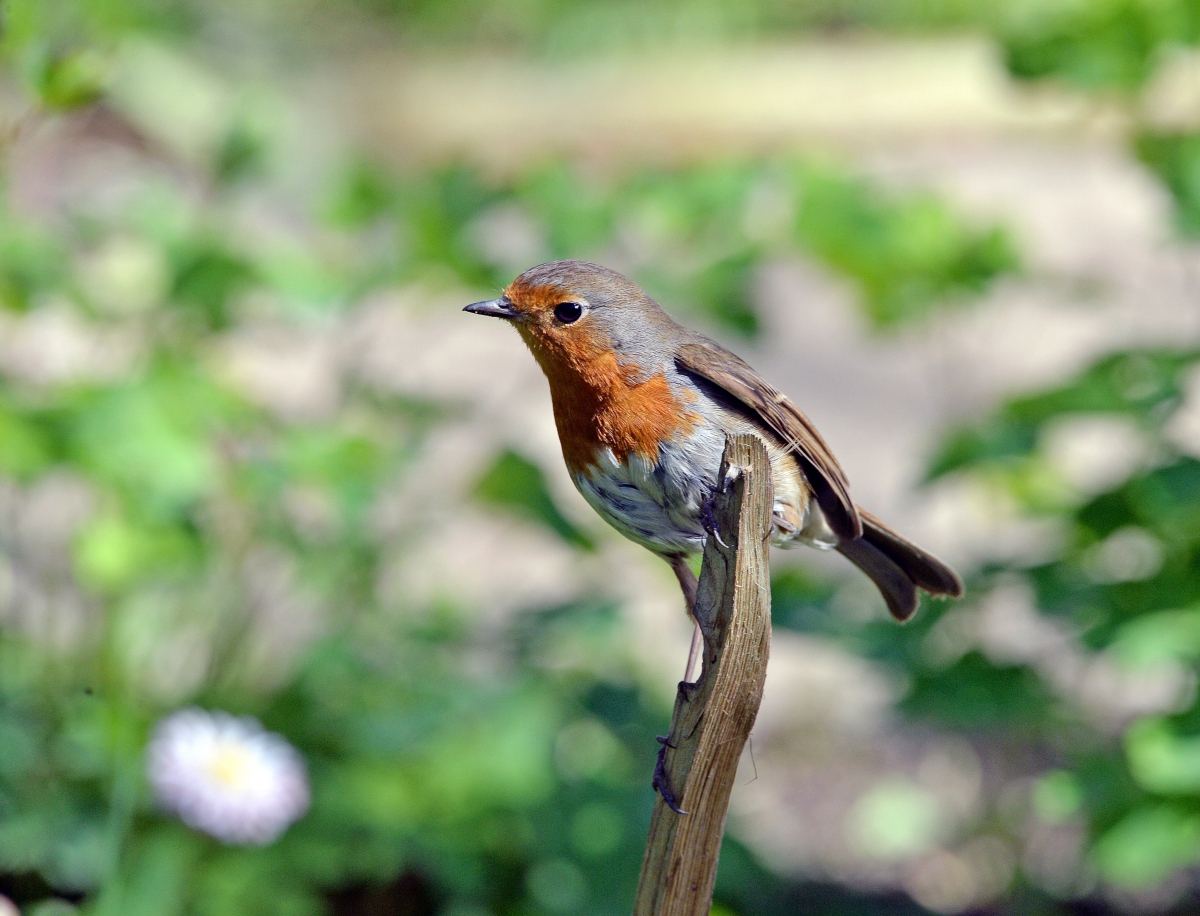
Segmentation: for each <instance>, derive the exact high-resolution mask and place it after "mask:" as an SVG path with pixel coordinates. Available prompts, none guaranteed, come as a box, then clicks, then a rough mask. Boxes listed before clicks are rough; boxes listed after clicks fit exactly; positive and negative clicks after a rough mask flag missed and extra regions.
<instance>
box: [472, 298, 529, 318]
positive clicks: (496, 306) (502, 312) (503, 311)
mask: <svg viewBox="0 0 1200 916" xmlns="http://www.w3.org/2000/svg"><path fill="white" fill-rule="evenodd" d="M463 311H464V312H470V313H471V314H472V315H490V316H491V317H492V318H508V319H509V320H512V319H514V318H519V317H520V314H519V313H518V312H517V310H516V309H515V308H513V304H512V303H511V302H509V301H508V300H507V299H505V298H504V297H503V296H501V297H500V298H499V299H488V300H486V301H484V302H472V303H471V304H470V305H468V306H467V307H466V308H465V309H463Z"/></svg>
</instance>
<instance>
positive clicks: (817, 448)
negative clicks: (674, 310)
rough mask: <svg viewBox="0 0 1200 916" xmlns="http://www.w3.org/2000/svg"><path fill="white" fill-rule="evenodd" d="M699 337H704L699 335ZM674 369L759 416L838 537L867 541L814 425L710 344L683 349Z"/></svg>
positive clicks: (737, 361) (837, 467)
mask: <svg viewBox="0 0 1200 916" xmlns="http://www.w3.org/2000/svg"><path fill="white" fill-rule="evenodd" d="M697 337H699V335H697ZM675 365H676V366H677V367H678V369H679V370H680V371H681V372H683V373H685V374H688V375H691V376H694V377H696V376H698V377H699V378H700V379H703V380H704V381H707V382H708V383H709V384H711V385H715V386H716V387H717V388H719V389H720V390H721V391H724V392H725V393H726V394H727V395H728V396H729V397H731V398H733V399H734V400H735V401H737V402H738V403H739V404H740V405H741V406H742V407H744V408H745V409H746V410H749V411H750V412H751V413H753V414H755V415H756V416H757V417H758V418H759V419H760V420H761V421H762V422H763V423H764V424H765V425H766V426H767V428H768V429H770V430H771V431H772V432H773V433H775V435H777V436H778V437H779V438H780V439H782V440H783V442H784V443H785V444H786V445H787V447H788V448H789V449H791V451H792V453H793V454H794V455H795V456H796V460H797V461H798V462H799V464H800V469H801V470H802V471H803V472H804V477H805V479H806V480H807V481H808V484H809V486H810V487H812V489H813V494H814V495H815V496H816V500H817V505H818V506H820V507H821V511H822V512H823V513H824V514H825V519H826V521H828V522H829V527H830V528H832V529H833V530H834V532H835V533H836V534H837V535H838V537H842V538H849V539H854V538H857V537H860V536H861V535H862V519H860V518H859V516H858V510H857V509H856V508H855V506H854V502H853V501H852V500H851V499H850V482H849V481H848V480H847V479H846V473H845V471H843V470H842V467H841V465H839V464H838V462H837V459H836V458H834V457H833V452H831V451H830V450H829V446H828V445H826V444H825V440H824V439H822V438H821V434H820V433H818V432H817V430H816V428H815V427H814V426H813V425H812V422H811V421H810V420H809V419H808V417H806V416H805V415H804V414H802V413H801V412H800V411H799V410H797V409H796V407H795V405H794V404H792V402H791V401H789V400H788V399H787V398H786V397H785V396H784V395H783V394H781V393H780V392H779V391H777V390H776V389H775V388H773V387H772V386H771V385H770V384H768V383H767V382H766V381H764V380H763V379H762V377H761V376H760V375H759V374H758V373H757V372H755V371H754V370H753V369H752V368H751V367H750V366H749V365H747V364H746V363H745V362H744V361H742V359H740V358H739V357H738V356H736V355H735V354H733V353H730V352H729V351H728V350H726V349H725V348H724V347H722V346H720V345H719V344H717V343H714V342H713V341H711V340H708V339H707V338H701V339H700V340H699V341H696V342H693V343H686V344H684V345H683V346H681V347H680V348H679V350H678V352H677V353H676V355H675Z"/></svg>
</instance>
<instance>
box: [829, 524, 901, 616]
mask: <svg viewBox="0 0 1200 916" xmlns="http://www.w3.org/2000/svg"><path fill="white" fill-rule="evenodd" d="M837 549H838V553H840V554H841V555H842V556H844V557H845V558H846V559H847V560H849V561H850V562H851V563H853V564H854V565H855V566H857V567H858V568H859V569H861V570H862V571H863V572H865V573H866V574H867V575H868V576H870V577H871V581H872V582H874V583H875V587H876V588H878V589H879V593H880V594H881V595H883V600H884V601H885V602H887V606H888V610H889V611H891V612H892V616H893V617H895V618H896V619H897V620H899V621H900V622H902V623H903V622H904V621H905V620H908V618H909V617H911V616H912V615H913V614H914V613H916V610H917V602H918V598H917V587H916V586H915V585H914V584H913V580H912V579H910V578H909V577H908V576H907V575H906V574H905V572H904V570H903V569H901V568H900V567H899V566H897V565H896V564H895V563H893V562H892V560H891V558H890V557H888V555H887V554H885V553H884V552H883V551H882V550H880V549H879V548H878V547H876V546H875V545H874V544H872V543H871V542H870V541H868V540H867V538H866V536H865V535H864V536H863V537H860V538H855V539H854V540H853V541H842V542H841V543H840V544H838V547H837Z"/></svg>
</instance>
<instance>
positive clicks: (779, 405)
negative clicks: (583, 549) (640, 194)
mask: <svg viewBox="0 0 1200 916" xmlns="http://www.w3.org/2000/svg"><path fill="white" fill-rule="evenodd" d="M466 311H468V312H473V313H474V314H477V315H492V316H494V317H496V318H503V319H506V320H507V321H509V322H511V323H512V325H513V326H514V327H515V328H516V329H517V333H519V334H520V335H521V337H522V339H523V340H524V341H525V343H526V344H527V345H528V346H529V349H530V350H531V351H532V352H533V355H534V358H535V359H536V360H537V361H538V364H539V365H541V367H542V370H543V371H544V372H545V373H546V378H547V379H548V380H549V382H550V397H551V400H552V402H553V405H554V420H555V423H556V424H557V426H558V437H559V440H560V442H561V443H562V452H563V458H564V459H566V463H567V469H568V470H569V471H570V474H571V478H572V480H574V481H575V486H576V487H578V488H579V492H580V493H582V494H583V497H584V499H586V500H587V501H588V502H589V503H590V504H591V506H592V508H594V509H595V510H596V511H597V512H599V513H600V515H601V517H603V518H604V519H605V520H606V521H608V522H609V523H610V524H611V525H612V526H613V527H614V528H616V529H617V530H618V531H620V532H621V533H622V534H624V535H625V536H626V537H628V538H631V539H632V540H634V541H637V542H638V543H639V544H642V545H644V546H645V547H647V548H649V549H650V550H652V551H654V552H655V553H657V554H659V555H660V556H662V557H663V558H664V559H666V560H668V561H669V562H670V563H671V565H672V567H673V568H674V569H675V572H676V575H678V576H679V579H680V584H681V585H682V586H683V588H684V592H685V595H687V599H688V604H689V611H690V610H691V604H692V602H693V601H694V598H695V578H694V576H693V575H692V573H691V571H690V570H689V569H688V567H687V564H686V559H685V558H686V557H687V556H688V555H690V554H694V553H697V552H699V551H701V550H703V548H704V539H705V524H704V523H705V516H706V513H707V511H708V506H709V503H710V501H711V497H712V494H713V492H714V489H715V487H716V477H717V471H718V467H719V465H720V463H721V454H722V451H723V450H724V447H725V437H726V435H727V434H734V433H745V432H753V433H756V434H757V435H759V436H760V437H762V439H763V440H764V441H765V442H766V444H767V449H768V452H769V454H770V458H771V477H772V483H773V485H774V491H775V493H774V497H775V502H774V507H773V509H774V511H773V532H772V540H773V542H774V543H775V544H777V545H778V546H780V547H791V546H794V545H796V544H807V545H809V546H812V547H818V548H822V549H834V550H837V551H839V552H840V553H841V554H842V555H843V556H845V557H846V558H847V559H849V560H850V561H851V562H852V563H854V564H855V565H856V566H857V567H858V568H859V569H861V570H862V571H863V572H865V573H866V574H867V575H868V576H870V577H871V579H872V580H873V581H874V583H875V585H876V586H877V587H878V588H879V591H880V592H881V593H882V595H883V598H884V601H885V602H886V603H887V606H888V609H889V610H890V611H891V612H892V614H893V615H894V616H895V617H896V619H898V620H907V619H908V618H909V617H911V616H912V614H913V612H914V611H915V610H916V609H917V603H918V596H917V590H918V589H921V590H924V591H926V592H929V593H930V594H931V595H951V596H958V595H961V594H962V581H961V580H960V579H959V578H958V576H957V575H955V573H954V571H953V570H952V569H950V568H949V567H948V566H946V564H944V563H942V562H941V561H940V560H938V559H937V558H936V557H933V556H931V555H930V554H928V553H926V552H925V551H924V550H921V548H919V547H917V546H916V545H915V544H913V543H911V542H909V541H907V540H905V539H904V538H903V537H901V536H900V535H899V534H897V533H896V532H894V531H892V530H891V529H890V528H888V527H887V526H886V525H884V524H883V523H882V522H880V521H879V520H878V519H876V518H875V517H874V516H872V515H870V514H869V513H867V512H866V511H864V510H863V509H860V508H859V507H857V506H856V505H855V504H854V502H853V501H852V500H851V498H850V489H849V482H848V481H847V480H846V475H845V473H844V472H843V471H842V469H841V467H840V466H839V465H838V463H837V459H836V458H834V457H833V453H832V452H831V451H830V450H829V447H828V446H827V445H826V444H825V441H824V440H823V439H822V438H821V436H820V434H819V433H818V432H817V431H816V429H815V428H814V427H813V425H812V423H810V422H809V420H808V418H807V417H805V416H804V414H802V413H801V412H800V411H799V410H797V409H796V408H795V407H794V406H793V405H792V403H791V402H790V401H789V400H788V399H787V398H786V397H784V396H783V395H782V394H780V393H779V392H778V391H776V390H775V389H774V388H772V387H771V386H770V385H769V384H767V383H766V382H765V381H763V379H762V378H760V377H759V375H758V373H756V372H755V371H754V370H753V369H752V368H750V366H748V365H747V364H746V363H745V362H743V361H742V360H741V359H739V358H738V357H737V356H735V355H734V354H733V353H730V352H729V351H728V350H726V349H725V348H724V347H722V346H720V345H719V344H716V343H714V342H713V341H711V340H709V339H708V338H707V337H704V336H702V335H700V334H697V333H696V332H694V331H690V330H688V329H687V328H685V327H682V326H680V325H679V324H676V323H675V322H674V321H673V320H671V318H670V316H668V315H667V313H666V312H664V311H663V310H662V308H661V307H660V306H659V304H658V303H657V302H655V301H654V300H653V299H651V298H650V297H649V296H648V295H646V293H644V292H643V291H642V290H641V289H640V288H639V287H638V286H637V284H635V283H633V282H631V281H630V280H628V279H626V278H625V277H623V276H621V275H620V274H618V273H616V272H615V271H612V270H609V269H608V268H606V267H601V266H599V265H598V264H589V263H587V262H586V261H553V262H551V263H549V264H542V265H539V266H538V267H533V268H530V269H529V270H527V271H525V272H524V273H523V274H521V276H519V277H517V279H516V280H514V281H513V282H512V284H511V285H510V286H509V287H508V289H506V290H505V291H504V295H502V296H501V297H500V298H498V299H492V300H489V301H487V302H476V303H473V304H472V305H468V306H467V307H466Z"/></svg>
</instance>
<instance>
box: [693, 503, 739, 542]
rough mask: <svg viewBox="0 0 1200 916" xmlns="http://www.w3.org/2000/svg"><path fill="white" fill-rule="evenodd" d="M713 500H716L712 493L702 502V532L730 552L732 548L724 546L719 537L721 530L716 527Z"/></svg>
mask: <svg viewBox="0 0 1200 916" xmlns="http://www.w3.org/2000/svg"><path fill="white" fill-rule="evenodd" d="M715 499H716V494H715V493H714V494H713V495H712V496H710V497H709V498H708V499H706V500H705V501H704V505H703V506H701V507H700V513H701V519H700V521H701V523H702V524H703V525H704V530H705V531H707V532H709V533H710V534H711V535H712V536H713V537H715V538H716V539H717V543H718V544H720V545H721V546H722V547H724V548H725V549H726V550H732V549H733V548H732V547H730V546H729V545H728V544H726V543H725V540H724V538H722V537H721V529H720V527H719V526H718V525H717V517H716V515H715V514H714V512H713V501H714V500H715Z"/></svg>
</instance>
